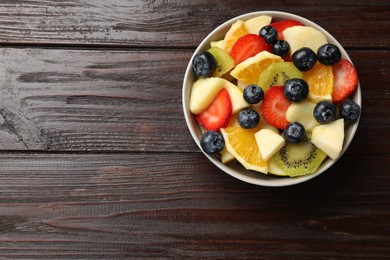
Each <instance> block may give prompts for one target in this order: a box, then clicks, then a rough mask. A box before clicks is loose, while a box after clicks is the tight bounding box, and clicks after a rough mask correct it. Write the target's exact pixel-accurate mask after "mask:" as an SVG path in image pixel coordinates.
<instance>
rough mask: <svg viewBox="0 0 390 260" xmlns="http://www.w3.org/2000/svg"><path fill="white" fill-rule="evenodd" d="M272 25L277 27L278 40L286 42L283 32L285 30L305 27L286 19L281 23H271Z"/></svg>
mask: <svg viewBox="0 0 390 260" xmlns="http://www.w3.org/2000/svg"><path fill="white" fill-rule="evenodd" d="M270 25H272V26H273V27H275V29H276V30H277V31H278V40H284V36H283V31H284V30H285V29H287V28H289V27H293V26H296V25H303V23H301V22H298V21H295V20H291V19H286V20H282V21H280V22H274V23H271V24H270Z"/></svg>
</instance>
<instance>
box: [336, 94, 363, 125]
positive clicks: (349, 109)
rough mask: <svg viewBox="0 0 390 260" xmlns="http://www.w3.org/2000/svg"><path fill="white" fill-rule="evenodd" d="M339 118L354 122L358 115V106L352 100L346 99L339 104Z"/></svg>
mask: <svg viewBox="0 0 390 260" xmlns="http://www.w3.org/2000/svg"><path fill="white" fill-rule="evenodd" d="M339 109H340V117H341V118H344V120H346V121H350V122H356V121H357V120H358V118H359V115H360V106H359V105H358V104H357V103H355V102H354V101H353V100H350V99H346V100H345V101H344V102H343V103H341V104H340V108H339Z"/></svg>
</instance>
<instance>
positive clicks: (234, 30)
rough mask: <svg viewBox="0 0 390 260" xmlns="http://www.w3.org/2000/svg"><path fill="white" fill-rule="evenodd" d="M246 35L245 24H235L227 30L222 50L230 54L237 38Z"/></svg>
mask: <svg viewBox="0 0 390 260" xmlns="http://www.w3.org/2000/svg"><path fill="white" fill-rule="evenodd" d="M245 34H248V31H247V29H246V26H245V23H244V22H243V21H241V20H238V21H237V22H235V23H234V24H233V25H232V26H231V27H230V29H229V31H228V32H227V33H226V34H225V39H224V42H223V49H224V50H225V51H226V52H228V53H230V51H231V50H232V47H233V45H234V44H235V43H236V41H237V40H238V38H240V37H241V36H244V35H245Z"/></svg>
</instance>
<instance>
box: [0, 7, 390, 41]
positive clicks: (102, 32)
mask: <svg viewBox="0 0 390 260" xmlns="http://www.w3.org/2000/svg"><path fill="white" fill-rule="evenodd" d="M378 7H379V8H378ZM264 10H278V11H285V12H291V13H294V14H297V15H301V16H303V17H306V18H308V19H310V20H312V21H314V22H316V23H318V24H319V25H322V26H323V27H324V28H325V29H326V30H328V31H329V32H330V33H331V34H333V35H334V36H335V37H336V39H338V40H339V41H340V42H341V43H342V44H343V45H344V46H345V47H347V48H349V47H355V48H356V47H361V46H365V47H373V48H388V47H389V45H388V44H389V42H390V34H389V33H386V32H388V31H389V27H390V4H389V3H388V1H383V0H381V1H379V0H376V1H373V0H371V1H362V0H360V1H357V0H349V1H342V2H340V1H335V0H328V1H315V2H313V1H308V0H306V1H302V0H300V1H288V2H287V1H249V0H243V1H239V2H238V1H233V0H229V1H213V2H210V1H206V0H199V1H179V0H169V1H165V0H164V1H162V0H161V1H156V0H149V1H141V0H133V1H123V0H112V1H105V0H88V1H86V0H67V1H62V0H61V1H43V0H24V1H13V0H6V1H1V3H0V43H3V44H22V45H26V44H27V45H31V44H34V45H35V44H46V45H75V44H77V45H94V46H98V45H117V46H142V47H146V46H149V47H160V46H170V47H194V46H196V45H198V44H199V42H200V41H201V40H202V39H203V38H204V37H205V36H206V35H207V34H208V33H209V32H211V31H212V30H213V29H214V28H215V27H217V26H218V25H220V24H222V23H223V22H225V21H227V20H229V19H231V18H233V17H235V16H238V15H241V14H244V13H248V12H253V11H264ZM350 21H353V23H351V22H350Z"/></svg>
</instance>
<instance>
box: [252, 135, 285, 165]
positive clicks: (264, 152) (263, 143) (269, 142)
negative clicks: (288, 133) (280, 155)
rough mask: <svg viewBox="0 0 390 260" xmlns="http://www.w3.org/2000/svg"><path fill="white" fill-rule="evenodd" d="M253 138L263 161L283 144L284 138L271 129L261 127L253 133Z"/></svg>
mask: <svg viewBox="0 0 390 260" xmlns="http://www.w3.org/2000/svg"><path fill="white" fill-rule="evenodd" d="M255 138H256V143H257V146H258V147H259V151H260V154H261V157H263V159H264V160H265V161H267V160H268V159H269V158H271V157H272V155H274V154H275V153H276V152H278V151H279V150H280V149H281V148H282V147H283V145H284V144H285V141H284V138H283V137H281V136H280V135H279V134H278V133H275V132H274V131H272V130H271V129H261V130H260V131H259V132H257V133H256V134H255Z"/></svg>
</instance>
